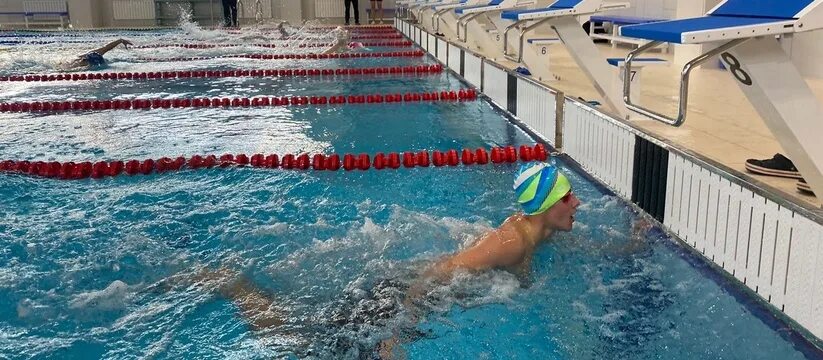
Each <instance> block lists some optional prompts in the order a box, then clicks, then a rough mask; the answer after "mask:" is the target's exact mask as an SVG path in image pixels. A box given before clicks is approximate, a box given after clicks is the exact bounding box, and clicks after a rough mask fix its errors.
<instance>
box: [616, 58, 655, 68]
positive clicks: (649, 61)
mask: <svg viewBox="0 0 823 360" xmlns="http://www.w3.org/2000/svg"><path fill="white" fill-rule="evenodd" d="M606 62H608V63H609V65H611V66H618V65H620V63H621V62H626V59H624V58H608V59H606ZM632 62H633V63H646V64H648V63H661V62H667V61H666V60H665V59H659V58H637V59H634V60H632Z"/></svg>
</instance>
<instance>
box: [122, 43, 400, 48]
mask: <svg viewBox="0 0 823 360" xmlns="http://www.w3.org/2000/svg"><path fill="white" fill-rule="evenodd" d="M353 44H354V43H351V44H349V45H353ZM361 44H362V45H363V46H388V47H411V46H412V45H413V44H412V42H411V41H371V42H363V43H361ZM333 45H334V44H333V43H308V44H299V45H297V46H285V45H283V44H280V45H278V44H153V45H140V46H133V47H132V48H134V49H158V48H184V49H215V48H230V47H241V46H255V47H263V48H270V49H274V48H295V47H296V48H312V47H329V46H333Z"/></svg>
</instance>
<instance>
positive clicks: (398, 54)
mask: <svg viewBox="0 0 823 360" xmlns="http://www.w3.org/2000/svg"><path fill="white" fill-rule="evenodd" d="M425 54H426V53H425V52H424V51H422V50H416V51H392V52H366V53H342V54H237V55H219V56H198V57H178V58H141V59H140V60H142V61H152V62H169V61H197V60H211V59H253V60H283V59H300V60H303V59H359V58H376V57H384V58H385V57H420V56H423V55H425Z"/></svg>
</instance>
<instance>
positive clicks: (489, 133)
mask: <svg viewBox="0 0 823 360" xmlns="http://www.w3.org/2000/svg"><path fill="white" fill-rule="evenodd" d="M216 34H217V35H220V34H219V33H216ZM93 36H95V37H105V36H110V37H117V36H119V33H97V34H94V35H93ZM158 37H161V40H163V39H165V40H169V41H182V40H186V39H189V40H192V41H194V40H198V39H199V40H208V39H200V38H198V37H197V34H191V33H190V34H185V33H182V32H158ZM148 38H149V37H141V38H140V41H147V42H150V41H152V40H149V39H148ZM224 38H225V39H228V40H231V37H230V36H229V35H224ZM224 38H220V39H224ZM72 39H78V37H72ZM80 39H82V37H80ZM90 39H91V38H90ZM228 40H227V41H228ZM235 40H237V41H244V40H243V39H235ZM254 41H255V42H257V41H260V40H259V39H254ZM72 46H74V44H72ZM76 50H77V49H76V48H74V47H67V48H61V49H60V50H59V51H55V52H54V53H51V54H48V55H44V57H37V56H36V55H34V54H36V53H37V52H42V50H40V47H38V46H34V45H31V46H29V45H24V46H21V47H14V48H12V50H10V51H11V52H12V53H16V54H17V55H20V54H26V55H27V56H29V58H26V59H20V58H19V57H14V60H9V57H3V56H5V54H6V53H8V51H4V52H0V74H9V73H26V72H49V71H50V68H49V67H50V66H52V65H51V64H52V61H53V60H54V59H60V58H66V57H71V55H72V54H74V53H75V52H76ZM143 51H144V50H134V52H124V51H119V50H116V51H115V52H113V53H112V57H110V59H112V60H113V63H112V64H111V68H112V70H113V71H119V69H123V71H162V70H165V69H174V70H177V69H228V68H243V69H250V68H272V67H273V68H279V67H281V65H284V64H285V66H292V67H320V68H337V67H346V66H359V67H366V66H378V65H376V64H377V63H376V62H375V61H374V59H351V60H346V61H340V60H337V61H332V60H326V61H319V60H318V61H269V62H261V61H257V62H255V61H225V60H207V61H202V62H197V63H173V62H172V63H157V64H152V63H139V62H130V61H129V59H132V58H137V57H139V56H141V54H142V55H144V54H146V53H147V52H143ZM151 51H156V50H151ZM160 51H166V50H160ZM233 51H236V50H235V49H233V48H230V49H222V50H220V49H218V50H214V49H209V50H202V51H200V52H198V51H195V50H191V51H189V52H190V53H192V54H201V53H208V52H216V53H218V54H220V53H229V52H233ZM136 52H141V53H139V54H135V53H136ZM164 54H165V53H164ZM165 55H166V56H176V55H175V54H173V53H171V52H170V53H167V54H165ZM193 56H194V55H193ZM107 57H108V56H107ZM379 61H380V63H379V64H381V65H383V64H384V65H407V64H417V63H422V62H427V63H431V62H432V60H431V59H427V58H419V59H403V58H391V59H379ZM461 87H464V85H463V84H461V83H460V82H459V80H458V79H456V78H455V77H454V76H452V75H450V74H447V73H444V74H438V75H434V76H420V77H397V76H388V75H387V76H382V77H381V76H362V77H347V78H337V79H312V78H309V79H302V80H301V79H263V78H230V79H212V80H207V79H175V80H165V81H143V82H107V81H90V82H54V83H36V84H34V83H3V84H2V90H0V101H38V100H39V101H42V100H54V99H61V100H62V99H67V100H68V99H93V98H104V99H112V98H117V99H124V98H144V97H145V98H148V97H168V98H172V97H190V96H203V95H207V96H210V97H211V96H229V97H234V96H248V97H251V96H258V95H277V96H283V95H286V96H289V95H294V94H306V95H329V94H346V93H358V94H367V93H385V92H392V93H394V92H399V93H405V92H409V91H426V90H428V91H434V90H438V91H439V90H442V89H457V88H461ZM0 122H2V124H3V131H2V132H0V159H13V160H42V161H47V160H48V161H51V160H56V161H75V162H79V161H96V160H125V159H131V158H137V159H143V158H159V157H162V156H170V157H174V156H179V155H184V156H191V155H193V154H211V153H213V154H218V155H219V154H223V153H235V154H237V153H246V154H253V153H258V152H259V153H278V154H283V153H302V152H309V153H317V152H319V153H326V154H329V153H341V154H342V153H361V152H366V153H370V154H374V153H376V152H378V151H383V152H388V151H405V150H415V151H419V150H446V149H452V148H455V149H460V148H464V147H467V148H476V147H491V146H502V145H521V144H533V143H534V140H532V139H531V138H529V137H528V136H527V135H526V134H525V133H524V132H522V131H521V130H520V129H519V128H517V127H516V126H513V125H512V124H511V123H510V122H509V121H508V120H507V119H506V118H505V117H504V116H503V115H501V113H500V112H498V111H497V110H495V109H494V108H493V107H492V106H491V105H490V104H488V103H487V102H485V101H475V102H461V103H433V104H424V103H415V104H362V105H346V106H307V107H289V108H282V107H281V108H245V109H242V108H241V109H238V108H233V109H166V110H162V109H161V110H142V111H90V112H76V113H62V114H8V113H4V114H0ZM557 161H558V163H559V164H560V165H561V166H563V167H564V168H566V170H567V173H568V174H569V177H570V180H571V182H572V184H573V186H574V189H575V192H576V193H577V194H578V196H579V197H580V198H581V200H582V201H583V204H582V205H581V206H580V208H579V212H578V215H577V217H576V220H577V222H576V224H575V227H574V230H573V231H572V232H570V233H565V234H559V235H558V236H556V237H555V238H553V239H552V240H551V241H550V242H548V243H546V244H544V245H542V246H541V247H540V248H539V250H538V251H537V253H536V254H535V257H534V260H533V262H532V271H531V273H530V274H529V275H528V276H516V275H514V274H511V273H508V272H505V271H489V272H484V273H480V274H458V275H457V277H456V278H455V279H454V280H453V281H452V282H451V283H450V284H448V285H444V286H439V287H436V288H434V289H433V290H432V291H431V292H430V293H429V294H428V296H426V297H425V298H424V299H423V303H422V304H421V307H422V309H423V310H424V317H423V319H421V320H420V321H419V322H414V321H412V320H411V319H410V317H409V313H408V309H406V308H404V307H403V306H402V305H400V304H399V303H400V300H402V298H403V297H404V292H405V288H406V286H407V285H408V284H409V283H410V282H412V281H414V279H415V278H416V276H417V275H418V274H419V273H420V271H421V270H422V269H424V268H425V266H426V265H427V264H429V263H431V262H432V261H434V260H436V259H437V258H439V257H440V256H443V255H445V254H448V253H451V252H453V251H456V250H458V249H460V248H462V247H465V246H468V245H470V244H471V243H472V240H473V239H474V238H475V237H476V236H478V235H480V234H482V233H483V232H485V231H488V230H490V229H491V228H493V227H494V226H497V225H499V224H500V223H501V222H502V221H503V220H504V219H505V218H506V217H507V216H508V215H510V214H511V213H512V212H514V211H517V208H516V207H515V206H514V199H513V198H512V192H511V190H510V186H511V181H512V178H511V176H512V174H513V172H514V170H515V168H514V167H513V166H512V165H495V166H491V165H489V166H482V167H480V166H474V167H455V168H449V167H447V168H415V169H403V168H401V169H399V170H392V171H375V170H371V171H354V172H343V171H340V172H336V173H330V172H310V171H309V172H300V171H284V170H279V169H277V170H270V169H256V168H250V167H245V168H227V169H209V170H184V171H180V172H174V173H166V174H162V175H150V176H135V177H117V178H107V179H103V180H78V181H59V180H52V179H43V178H32V177H27V176H22V175H10V174H0V356H2V357H7V358H15V359H16V358H61V359H63V358H66V359H69V358H83V359H87V358H117V359H121V358H144V357H150V358H160V359H167V358H169V359H171V358H192V359H202V358H215V359H217V358H220V359H222V358H244V359H245V358H272V357H274V358H281V357H285V358H323V359H326V358H334V359H337V358H373V357H374V356H375V351H374V349H375V348H376V345H377V344H378V343H379V342H380V341H381V340H383V339H385V338H387V337H390V336H392V334H395V333H396V334H399V335H400V337H401V338H402V339H403V342H402V348H403V350H404V351H405V352H406V354H407V356H408V357H409V358H412V359H432V358H446V359H475V358H481V359H511V358H518V359H526V358H535V359H549V358H551V359H594V358H597V359H600V358H609V359H613V358H619V359H647V358H666V359H694V358H727V359H776V358H779V359H792V358H804V357H808V358H820V357H821V356H820V355H821V353H820V352H819V351H818V350H815V349H812V348H810V347H809V346H808V345H807V344H805V343H804V342H802V341H798V340H797V339H796V336H795V334H794V333H792V332H791V331H790V330H788V328H787V326H786V325H783V324H782V323H780V322H777V321H775V320H774V319H773V318H772V317H770V315H768V313H766V312H765V311H764V309H763V308H761V307H759V306H758V305H756V304H754V305H753V304H752V302H751V301H749V300H746V299H745V298H742V297H741V296H740V291H739V290H736V289H735V288H734V287H733V286H730V285H729V284H728V283H727V282H726V281H725V280H724V279H722V278H719V277H712V276H707V271H706V269H705V268H704V266H703V265H701V263H700V262H697V261H695V260H694V259H693V258H692V257H690V256H689V255H686V254H684V253H683V251H681V250H678V247H677V246H676V245H675V244H674V243H673V242H672V240H670V239H668V238H666V237H664V236H663V235H662V234H660V232H659V231H651V232H650V233H648V234H646V235H644V236H634V237H633V236H631V230H630V229H631V227H632V224H633V223H634V222H635V221H636V220H637V219H636V215H635V214H634V213H633V211H632V210H631V209H630V208H629V207H627V206H626V205H625V204H624V203H623V202H622V201H620V200H619V199H617V198H616V197H614V196H612V195H611V194H609V193H607V192H604V191H603V189H602V188H600V187H599V186H596V185H594V184H592V183H591V182H590V181H589V180H587V178H585V177H584V176H582V175H581V174H580V173H578V172H577V171H576V170H575V169H574V168H569V167H568V166H567V163H566V162H565V161H564V160H563V159H558V160H557ZM204 267H206V268H210V269H218V268H230V269H234V270H236V271H239V272H242V273H243V274H244V276H245V277H247V278H249V279H250V282H251V283H253V284H255V286H257V287H258V288H259V289H261V291H263V292H265V293H267V294H269V296H270V297H271V298H272V299H273V300H272V301H273V302H274V304H275V306H276V307H277V308H278V309H279V311H281V313H282V314H283V321H284V323H283V324H282V325H281V326H279V327H276V328H274V329H272V330H270V331H266V332H255V331H253V330H252V329H250V327H249V325H248V322H247V321H246V320H245V319H244V318H243V317H242V316H240V314H239V313H238V308H237V307H236V306H235V305H233V304H232V302H230V301H228V300H226V299H224V298H222V297H221V296H217V295H215V292H214V291H212V290H210V289H209V287H208V286H186V285H185V284H184V285H181V286H170V287H169V286H164V285H163V284H166V283H167V282H168V279H169V278H175V279H178V278H186V277H195V276H197V274H200V273H201V271H202V269H203V268H204Z"/></svg>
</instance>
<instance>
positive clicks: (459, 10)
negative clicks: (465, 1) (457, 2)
mask: <svg viewBox="0 0 823 360" xmlns="http://www.w3.org/2000/svg"><path fill="white" fill-rule="evenodd" d="M502 2H503V0H492V1H489V3H488V4H486V5H474V6H464V7H460V8H457V9H454V12H455V13H457V14H462V13H463V11H464V10H469V9H479V8H484V7H487V6H497V5H500V3H502Z"/></svg>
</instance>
